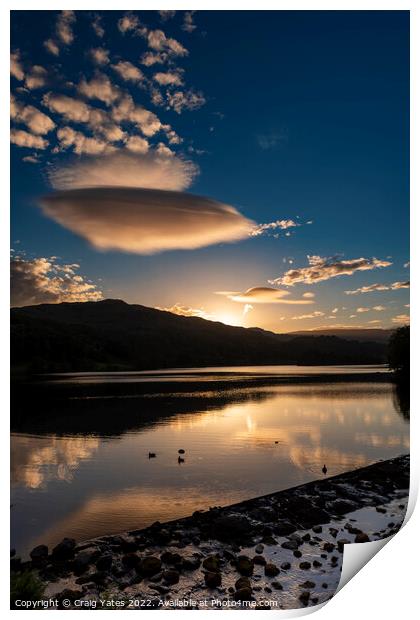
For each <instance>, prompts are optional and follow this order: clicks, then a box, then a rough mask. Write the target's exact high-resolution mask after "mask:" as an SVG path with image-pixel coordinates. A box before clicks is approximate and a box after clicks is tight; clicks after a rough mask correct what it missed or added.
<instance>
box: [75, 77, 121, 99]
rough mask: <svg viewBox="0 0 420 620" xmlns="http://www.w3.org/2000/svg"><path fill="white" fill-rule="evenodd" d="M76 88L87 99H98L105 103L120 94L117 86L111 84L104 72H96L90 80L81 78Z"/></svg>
mask: <svg viewBox="0 0 420 620" xmlns="http://www.w3.org/2000/svg"><path fill="white" fill-rule="evenodd" d="M77 90H78V91H79V93H81V94H82V95H84V96H85V97H87V99H98V100H99V101H102V102H103V103H106V104H107V105H110V104H111V103H113V102H114V101H115V100H116V99H118V98H119V97H120V96H121V91H120V89H119V88H118V86H115V85H114V84H112V82H111V80H110V79H109V77H108V76H107V75H105V74H104V73H97V74H96V75H95V77H93V78H92V79H91V80H90V81H88V80H86V78H82V80H81V81H80V83H79V85H78V87H77Z"/></svg>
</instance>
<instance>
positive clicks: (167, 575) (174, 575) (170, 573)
mask: <svg viewBox="0 0 420 620" xmlns="http://www.w3.org/2000/svg"><path fill="white" fill-rule="evenodd" d="M162 577H163V581H164V582H165V583H167V584H169V585H171V586H172V585H174V584H176V583H178V581H179V573H178V571H177V570H165V571H164V572H163V575H162Z"/></svg>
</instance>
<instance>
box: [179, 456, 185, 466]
mask: <svg viewBox="0 0 420 620" xmlns="http://www.w3.org/2000/svg"><path fill="white" fill-rule="evenodd" d="M181 463H185V459H183V458H181V457H180V456H179V457H178V464H179V465H181Z"/></svg>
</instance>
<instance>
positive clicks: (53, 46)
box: [44, 39, 60, 56]
mask: <svg viewBox="0 0 420 620" xmlns="http://www.w3.org/2000/svg"><path fill="white" fill-rule="evenodd" d="M44 47H45V49H46V50H47V52H49V53H50V54H52V55H53V56H59V55H60V48H59V47H58V44H57V43H56V41H54V39H47V40H46V41H44Z"/></svg>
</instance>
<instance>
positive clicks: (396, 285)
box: [345, 281, 410, 295]
mask: <svg viewBox="0 0 420 620" xmlns="http://www.w3.org/2000/svg"><path fill="white" fill-rule="evenodd" d="M404 288H410V282H408V281H406V282H393V283H392V284H369V285H368V286H361V287H360V288H356V289H354V290H353V291H345V293H346V295H360V294H364V293H376V292H377V291H397V290H399V289H404Z"/></svg>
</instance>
